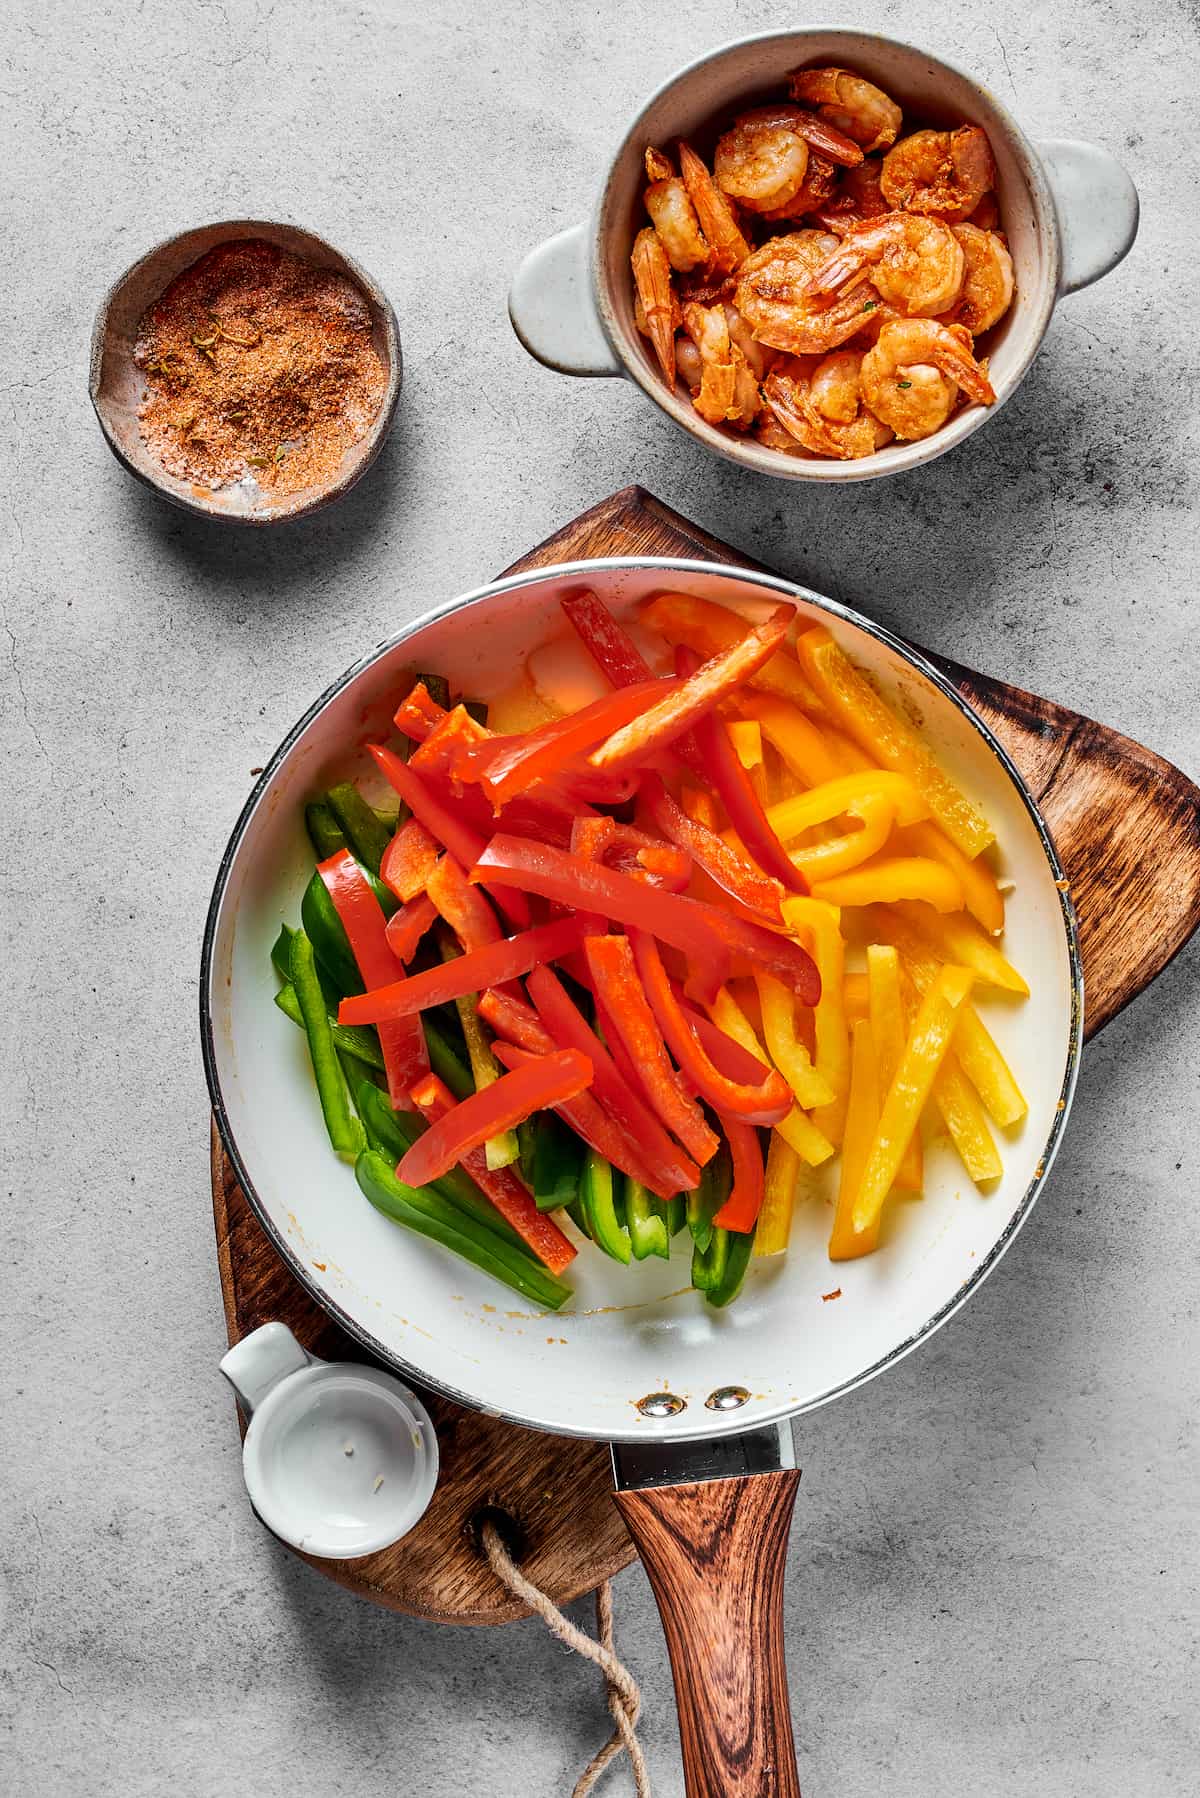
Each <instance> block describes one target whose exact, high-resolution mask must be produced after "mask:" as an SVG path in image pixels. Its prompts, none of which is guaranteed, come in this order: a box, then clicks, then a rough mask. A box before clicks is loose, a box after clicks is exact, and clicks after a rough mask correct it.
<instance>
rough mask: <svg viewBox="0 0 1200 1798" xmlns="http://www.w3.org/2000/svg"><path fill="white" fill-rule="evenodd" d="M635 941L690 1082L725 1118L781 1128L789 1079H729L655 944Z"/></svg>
mask: <svg viewBox="0 0 1200 1798" xmlns="http://www.w3.org/2000/svg"><path fill="white" fill-rule="evenodd" d="M630 941H631V943H632V945H633V953H634V957H635V960H636V962H637V970H638V973H639V974H640V975H641V978H642V987H643V989H644V991H645V994H646V997H647V999H648V1000H649V1001H650V1006H651V1009H652V1010H653V1012H654V1015H655V1017H656V1018H657V1019H658V1024H659V1028H660V1029H661V1031H662V1033H663V1035H664V1036H665V1038H666V1040H667V1042H668V1044H669V1045H670V1049H671V1053H672V1055H674V1057H675V1059H676V1061H677V1062H678V1063H679V1066H680V1069H681V1070H682V1072H683V1076H684V1078H685V1080H687V1081H688V1082H689V1083H690V1084H691V1085H692V1086H693V1087H694V1088H695V1090H696V1091H697V1092H698V1093H699V1094H700V1096H701V1097H702V1098H703V1099H706V1100H707V1101H708V1103H709V1104H710V1105H711V1106H712V1107H713V1109H714V1110H715V1111H717V1112H719V1113H721V1114H722V1115H723V1116H732V1117H737V1118H741V1119H743V1120H744V1121H745V1122H747V1123H754V1124H777V1123H778V1122H779V1120H780V1119H781V1118H783V1117H786V1116H787V1113H788V1111H789V1110H790V1109H791V1104H792V1095H791V1091H790V1089H789V1087H788V1084H787V1081H786V1080H785V1079H784V1078H783V1076H782V1075H781V1074H778V1073H776V1072H775V1070H774V1069H773V1068H771V1069H766V1070H764V1073H765V1078H764V1079H763V1080H762V1082H761V1083H760V1084H756V1085H747V1084H745V1083H743V1082H741V1081H738V1080H731V1079H730V1078H729V1076H728V1075H727V1074H723V1073H722V1072H721V1071H720V1069H719V1068H718V1067H717V1066H716V1064H715V1063H714V1061H713V1060H712V1059H711V1058H710V1056H709V1054H708V1053H707V1051H706V1049H705V1048H704V1046H703V1045H702V1043H701V1040H700V1031H699V1028H698V1027H694V1026H693V1017H694V1015H695V1014H689V1013H688V1012H687V1011H686V1010H685V1009H684V1007H683V1005H682V1004H681V1002H680V1001H679V999H678V998H677V997H676V994H675V990H674V988H673V987H672V985H671V981H670V978H669V977H668V974H667V971H666V969H665V968H664V966H663V962H662V957H661V955H660V954H659V952H658V945H657V943H656V942H655V941H654V938H653V937H652V936H650V935H649V934H648V933H647V932H646V931H644V930H633V931H632V932H631V933H630ZM688 1184H695V1183H694V1182H690V1183H688Z"/></svg>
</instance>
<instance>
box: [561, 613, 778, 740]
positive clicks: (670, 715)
mask: <svg viewBox="0 0 1200 1798" xmlns="http://www.w3.org/2000/svg"><path fill="white" fill-rule="evenodd" d="M795 616H796V608H795V607H794V606H789V605H782V606H777V607H776V608H775V611H774V612H773V613H772V614H771V616H770V618H769V619H768V620H767V622H766V623H765V624H759V625H756V626H755V628H754V629H753V630H751V631H747V632H746V635H745V636H744V637H742V638H741V639H740V640H739V641H738V642H737V643H734V644H731V645H730V647H729V648H728V649H723V650H721V651H720V653H719V654H717V655H715V656H712V657H710V659H709V660H708V661H707V662H705V663H704V664H703V665H702V666H699V667H697V668H695V669H694V670H689V671H688V673H687V678H686V679H685V680H684V682H683V685H682V686H677V687H675V688H673V689H672V690H671V691H670V692H668V693H664V694H663V696H662V697H661V698H660V699H658V700H656V701H655V703H654V704H653V705H652V706H651V707H650V708H649V710H643V711H642V713H641V715H640V716H638V717H635V718H632V719H631V720H630V722H629V723H628V724H625V725H622V726H621V727H620V728H619V729H617V730H614V731H613V733H612V735H611V736H610V737H608V738H607V740H606V741H605V742H603V743H601V744H600V746H599V747H598V748H597V749H593V751H592V753H591V755H590V756H589V757H588V761H589V762H590V763H591V765H592V767H593V768H625V767H628V766H629V765H630V764H631V763H637V762H641V761H643V760H644V759H645V757H646V756H647V755H648V754H651V753H652V752H653V751H655V750H657V749H661V748H662V747H663V745H664V744H666V743H673V742H674V741H675V739H676V738H677V737H680V736H682V735H683V734H684V732H685V731H688V730H690V729H691V728H692V727H693V726H694V725H695V724H696V723H698V722H699V720H700V719H702V718H705V717H711V716H712V711H713V707H714V706H716V705H719V704H720V702H721V700H723V699H725V698H727V696H728V695H729V694H730V693H732V692H733V691H734V689H735V688H736V687H740V686H741V684H742V682H743V681H746V680H749V678H750V676H751V675H752V674H757V672H758V670H759V669H760V668H761V667H762V665H763V663H764V662H766V661H769V660H770V658H771V657H772V656H773V655H774V654H775V652H776V650H777V649H778V648H779V645H780V644H781V643H782V642H783V640H784V638H785V637H786V636H787V634H788V629H789V627H790V625H791V623H792V620H793V619H794V618H795ZM627 690H628V691H633V689H632V688H630V689H627Z"/></svg>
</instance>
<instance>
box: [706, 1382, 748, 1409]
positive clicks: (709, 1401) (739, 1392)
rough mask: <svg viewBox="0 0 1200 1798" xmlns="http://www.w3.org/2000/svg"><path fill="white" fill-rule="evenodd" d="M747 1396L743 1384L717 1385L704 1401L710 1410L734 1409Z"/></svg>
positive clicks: (742, 1402) (743, 1401) (744, 1400)
mask: <svg viewBox="0 0 1200 1798" xmlns="http://www.w3.org/2000/svg"><path fill="white" fill-rule="evenodd" d="M749 1397H750V1394H749V1393H748V1392H747V1391H746V1388H745V1387H744V1386H718V1387H717V1390H716V1391H715V1392H710V1393H709V1395H708V1397H707V1398H706V1399H705V1401H704V1403H705V1405H706V1406H707V1408H708V1410H710V1411H736V1410H737V1409H738V1407H739V1406H740V1405H744V1404H745V1402H746V1400H747V1399H748V1398H749Z"/></svg>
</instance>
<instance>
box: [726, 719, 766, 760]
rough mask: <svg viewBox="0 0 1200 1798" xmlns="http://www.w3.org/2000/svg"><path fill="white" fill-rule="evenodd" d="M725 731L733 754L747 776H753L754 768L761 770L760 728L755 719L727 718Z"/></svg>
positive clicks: (761, 747) (761, 746)
mask: <svg viewBox="0 0 1200 1798" xmlns="http://www.w3.org/2000/svg"><path fill="white" fill-rule="evenodd" d="M725 729H726V730H727V731H728V733H729V741H730V742H731V743H732V744H733V751H734V754H735V755H736V756H737V759H738V761H739V762H740V763H741V764H742V767H743V768H744V769H745V770H746V772H747V774H753V772H754V770H755V769H756V768H761V767H762V761H763V745H762V727H761V725H760V724H759V722H758V720H757V718H727V719H726V720H725Z"/></svg>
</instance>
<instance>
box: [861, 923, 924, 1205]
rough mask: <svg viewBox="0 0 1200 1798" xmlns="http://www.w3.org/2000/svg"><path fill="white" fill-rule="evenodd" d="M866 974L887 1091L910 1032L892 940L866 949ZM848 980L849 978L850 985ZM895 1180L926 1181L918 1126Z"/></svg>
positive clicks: (912, 1188)
mask: <svg viewBox="0 0 1200 1798" xmlns="http://www.w3.org/2000/svg"><path fill="white" fill-rule="evenodd" d="M866 978H867V1016H868V1017H869V1018H870V1022H871V1040H872V1043H873V1045H874V1049H875V1061H876V1067H877V1071H878V1076H879V1084H880V1086H881V1087H882V1088H883V1090H884V1092H887V1090H888V1088H889V1087H890V1086H891V1084H892V1081H893V1080H894V1079H895V1077H896V1069H897V1068H898V1067H899V1066H900V1058H901V1056H902V1055H903V1054H904V1044H905V1040H906V1038H907V1036H908V1025H907V1020H906V1018H905V1006H904V993H903V989H902V987H901V982H900V955H899V952H898V951H897V950H896V949H894V948H893V947H892V945H891V944H890V943H872V944H870V946H869V947H868V949H867V977H866ZM849 984H850V982H849V979H848V978H847V981H846V985H847V987H849ZM851 1079H853V1074H852V1075H851ZM873 1128H874V1125H872V1129H873ZM895 1183H896V1186H897V1188H898V1189H899V1190H900V1191H902V1192H916V1193H919V1192H920V1191H921V1188H922V1186H923V1185H924V1155H923V1152H922V1149H921V1132H920V1131H919V1130H914V1131H913V1134H912V1139H911V1141H910V1142H909V1145H908V1147H907V1149H906V1150H905V1151H904V1159H903V1160H902V1161H901V1163H900V1166H899V1168H898V1170H897V1173H896V1182H895Z"/></svg>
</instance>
